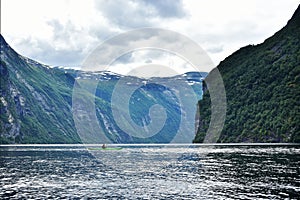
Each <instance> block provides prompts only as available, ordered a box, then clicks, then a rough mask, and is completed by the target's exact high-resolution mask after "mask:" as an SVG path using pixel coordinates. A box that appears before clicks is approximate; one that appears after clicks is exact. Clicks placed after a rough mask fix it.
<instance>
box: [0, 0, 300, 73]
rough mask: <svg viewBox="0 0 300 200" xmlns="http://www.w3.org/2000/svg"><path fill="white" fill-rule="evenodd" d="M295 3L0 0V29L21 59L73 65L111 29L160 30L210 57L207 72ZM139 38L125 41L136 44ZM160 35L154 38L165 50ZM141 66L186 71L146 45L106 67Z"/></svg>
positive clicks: (260, 35)
mask: <svg viewBox="0 0 300 200" xmlns="http://www.w3.org/2000/svg"><path fill="white" fill-rule="evenodd" d="M298 5H299V1H298V0H263V1H262V0H209V1H208V0H164V1H158V0H153V1H151V0H112V1H106V0H1V34H2V35H3V36H4V38H5V39H6V41H7V42H8V43H9V44H10V46H12V47H13V48H14V49H15V50H16V51H17V52H18V53H20V54H22V55H24V56H27V57H29V58H32V59H34V60H37V61H39V62H41V63H43V64H47V65H50V66H65V67H72V68H79V67H81V66H82V65H83V63H84V61H85V60H86V58H87V57H88V56H89V55H90V54H91V53H92V52H93V51H94V50H95V49H96V48H97V47H98V46H99V45H101V44H103V43H105V42H106V41H107V40H109V39H111V38H113V37H115V36H118V35H119V34H123V33H126V32H128V31H132V30H136V29H140V28H145V27H153V28H159V29H166V30H170V31H174V32H176V33H178V34H181V35H184V36H185V37H187V38H189V39H190V40H192V41H194V42H195V43H197V44H198V45H199V46H200V47H201V48H202V49H203V50H204V51H205V52H206V54H207V56H208V57H209V58H210V59H211V60H212V62H213V66H211V65H208V66H201V67H202V68H201V70H202V71H207V72H209V71H210V70H211V69H212V68H213V67H214V66H216V65H217V64H219V62H220V61H222V60H224V59H225V58H226V57H227V56H229V55H230V54H232V53H233V52H235V51H236V50H238V49H239V48H241V47H243V46H246V45H248V44H259V43H262V42H263V41H264V40H265V39H267V38H268V37H270V36H272V35H273V34H274V33H275V32H277V31H278V30H280V29H281V28H282V27H283V26H285V25H286V23H287V21H288V20H289V19H290V18H291V17H292V14H293V13H294V11H295V10H296V8H297V7H298ZM145 37H146V36H144V37H143V36H134V37H132V40H134V41H135V42H136V43H138V42H140V43H138V44H139V45H140V47H143V45H144V44H145V40H146V39H145ZM168 39H170V38H168V37H161V38H158V39H157V41H156V42H157V43H161V45H162V48H163V49H164V47H166V49H168V45H169V43H167V42H166V41H168ZM170 40H171V39H170ZM142 41H143V42H142ZM172 42H174V41H172ZM121 43H122V42H119V43H118V44H117V45H122V44H121ZM125 45H126V44H125ZM164 45H165V46H164ZM115 47H116V46H114V48H115ZM145 47H146V46H145ZM147 64H151V65H153V64H158V65H160V66H164V65H165V66H174V69H175V70H176V71H178V72H185V71H194V70H193V66H192V65H191V64H190V63H189V62H188V60H186V59H184V58H182V57H180V56H178V55H176V54H174V53H170V52H166V51H162V50H153V49H147V48H140V49H139V50H135V51H132V52H128V53H127V54H124V55H120V56H119V57H117V58H116V59H115V61H114V62H112V63H111V64H110V66H108V68H107V69H108V70H110V71H114V72H117V73H121V74H126V73H128V72H129V71H130V70H134V68H136V67H137V66H143V65H147ZM149 66H150V65H149Z"/></svg>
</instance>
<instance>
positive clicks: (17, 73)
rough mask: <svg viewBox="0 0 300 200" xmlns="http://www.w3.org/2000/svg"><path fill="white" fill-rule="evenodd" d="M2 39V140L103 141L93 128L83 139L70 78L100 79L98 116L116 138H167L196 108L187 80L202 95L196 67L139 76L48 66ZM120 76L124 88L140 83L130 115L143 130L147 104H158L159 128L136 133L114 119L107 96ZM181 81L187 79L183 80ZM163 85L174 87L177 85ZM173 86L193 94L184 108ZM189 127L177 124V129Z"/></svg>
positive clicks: (121, 140)
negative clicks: (161, 111) (161, 117)
mask: <svg viewBox="0 0 300 200" xmlns="http://www.w3.org/2000/svg"><path fill="white" fill-rule="evenodd" d="M0 44H1V65H0V73H1V74H0V75H1V80H0V81H1V87H0V95H1V96H0V100H1V101H0V106H1V107H0V111H1V120H0V143H80V142H88V143H95V142H101V141H99V138H100V137H98V136H97V134H98V133H93V132H95V131H94V130H93V129H87V132H86V133H85V134H90V135H93V134H94V136H93V137H91V138H89V140H87V141H82V139H83V138H82V135H80V134H79V135H78V132H77V131H78V130H77V129H76V128H75V121H74V119H73V111H72V103H73V101H72V95H73V86H74V83H76V84H79V87H81V86H80V84H81V83H84V84H91V85H92V84H94V83H95V82H96V83H98V84H97V87H96V92H95V95H96V96H95V97H94V98H93V100H94V102H95V110H96V118H97V121H98V124H99V125H100V126H101V128H102V129H103V130H104V133H105V135H106V137H107V138H109V140H110V141H111V142H114V143H137V142H138V143H147V142H156V143H168V142H170V141H171V140H172V139H173V138H174V137H175V136H176V134H177V133H178V131H179V126H180V121H181V120H182V118H181V117H182V114H183V115H184V114H185V113H193V112H195V111H193V109H195V108H194V107H195V106H194V105H195V104H196V102H197V100H192V99H193V98H192V95H194V94H189V93H188V92H187V91H188V88H189V87H190V86H191V87H192V88H193V89H194V93H196V94H197V98H198V99H200V98H201V96H202V91H201V87H202V85H201V84H202V78H203V77H202V76H201V73H198V72H189V73H186V74H183V75H179V76H175V77H169V78H151V79H141V78H137V77H130V76H128V77H126V76H125V77H124V76H121V75H118V74H114V73H111V72H86V71H78V70H71V69H61V68H49V67H48V66H46V65H42V64H40V63H38V62H35V61H33V60H31V59H28V58H25V57H23V56H21V55H19V54H17V53H16V52H15V51H14V50H13V49H12V48H10V46H9V45H8V44H7V43H6V42H5V40H4V38H3V37H2V36H0ZM202 75H203V74H202ZM121 79H122V80H123V79H124V80H126V81H125V82H124V81H123V82H122V83H121V85H122V84H123V85H122V87H124V88H126V89H130V88H134V87H136V85H141V86H140V87H139V88H138V89H137V90H135V92H134V93H133V94H132V96H131V98H130V100H129V110H130V117H131V119H132V120H133V121H134V122H135V123H136V124H137V125H138V126H141V127H144V130H143V131H145V132H147V130H146V126H147V125H148V124H150V123H151V118H150V117H149V109H150V107H151V106H152V105H155V104H159V105H162V106H163V107H164V108H165V109H166V114H167V119H166V122H165V123H164V127H163V128H162V129H161V130H160V131H159V132H158V133H157V134H155V135H153V136H151V137H147V138H139V137H135V136H133V135H130V134H128V133H127V132H126V131H124V130H122V129H121V128H120V127H119V124H118V123H117V122H116V121H115V118H114V116H113V113H112V107H111V98H112V94H113V91H114V89H115V86H116V84H120V82H119V81H120V80H121ZM79 80H80V81H79ZM82 80H83V82H82ZM179 82H181V83H182V82H184V83H186V84H182V85H181V84H179ZM165 85H167V86H170V88H176V91H174V90H171V89H170V88H168V87H166V86H165ZM124 91H125V92H126V90H124ZM174 92H178V93H182V94H184V95H185V96H186V98H187V99H191V101H188V102H187V104H188V106H187V105H186V110H184V109H182V108H181V104H180V103H181V102H180V100H179V99H177V98H176V95H175V93H174ZM85 94H86V95H88V96H90V95H94V94H87V93H85ZM118 95H119V96H117V98H120V99H122V98H123V94H122V93H120V94H118ZM83 98H85V97H84V96H83ZM126 107H128V106H126ZM75 108H76V107H75ZM75 110H76V109H75ZM116 110H117V111H118V112H119V113H125V112H126V109H125V107H124V106H119V107H117V108H116ZM189 121H190V124H189V127H193V126H194V125H193V123H194V122H193V121H192V120H189ZM187 130H188V129H180V131H181V132H184V131H187ZM189 132H191V131H189ZM187 140H192V138H191V137H189V138H184V140H183V141H187Z"/></svg>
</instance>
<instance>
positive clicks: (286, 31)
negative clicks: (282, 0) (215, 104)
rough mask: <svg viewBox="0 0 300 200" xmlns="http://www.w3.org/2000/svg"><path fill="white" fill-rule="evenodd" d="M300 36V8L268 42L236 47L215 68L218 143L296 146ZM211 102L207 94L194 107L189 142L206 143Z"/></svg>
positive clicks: (299, 136)
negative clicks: (222, 111)
mask: <svg viewBox="0 0 300 200" xmlns="http://www.w3.org/2000/svg"><path fill="white" fill-rule="evenodd" d="M299 36H300V6H299V7H298V8H297V10H296V11H295V13H294V15H293V17H292V18H291V19H290V20H289V22H288V23H287V25H286V26H285V27H284V28H283V29H281V30H280V31H278V32H277V33H275V34H274V35H273V36H272V37H270V38H268V39H267V40H265V41H264V42H263V43H262V44H259V45H249V46H246V47H243V48H241V49H240V50H238V51H236V52H235V53H233V54H232V55H231V56H229V57H227V58H226V59H225V60H224V61H222V62H221V63H220V64H219V65H218V66H217V69H218V70H219V72H220V74H221V76H222V77H223V82H224V86H225V91H226V98H227V113H226V118H225V125H224V127H223V129H222V132H221V135H220V137H219V138H218V140H217V142H220V143H225V142H300V37H299ZM214 71H216V69H214ZM214 71H212V72H210V73H209V74H208V76H207V77H206V78H205V80H207V79H209V78H210V77H211V75H212V74H213V72H214ZM203 87H204V88H203V89H204V90H207V87H205V84H203ZM210 103H211V102H210V95H209V91H206V92H205V94H204V95H203V99H202V100H200V101H199V103H198V109H199V112H198V119H197V120H198V122H199V126H198V130H197V134H196V137H195V139H194V142H203V141H205V137H206V131H207V130H208V127H209V123H210V115H211V108H210Z"/></svg>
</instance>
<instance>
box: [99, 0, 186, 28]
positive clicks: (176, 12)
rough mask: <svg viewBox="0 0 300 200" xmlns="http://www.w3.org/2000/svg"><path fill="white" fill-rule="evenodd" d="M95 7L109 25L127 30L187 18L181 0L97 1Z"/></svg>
mask: <svg viewBox="0 0 300 200" xmlns="http://www.w3.org/2000/svg"><path fill="white" fill-rule="evenodd" d="M95 5H96V9H97V10H98V11H99V12H100V13H102V14H103V16H104V17H105V18H106V19H107V20H108V22H109V23H111V24H114V25H116V26H118V27H121V28H125V29H126V28H138V27H149V26H153V25H156V23H158V22H159V20H161V19H168V18H182V17H185V16H186V11H185V10H184V8H183V4H182V1H181V0H165V1H150V0H141V1H135V0H129V1H124V0H114V1H105V0H100V1H95Z"/></svg>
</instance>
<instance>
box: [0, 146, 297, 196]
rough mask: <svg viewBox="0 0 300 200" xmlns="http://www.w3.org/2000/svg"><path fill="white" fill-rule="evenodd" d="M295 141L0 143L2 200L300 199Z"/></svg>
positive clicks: (0, 190) (0, 194)
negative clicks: (116, 146)
mask: <svg viewBox="0 0 300 200" xmlns="http://www.w3.org/2000/svg"><path fill="white" fill-rule="evenodd" d="M299 166H300V146H297V145H272V146H268V145H263V146H258V145H254V146H235V145H233V146H228V145H224V146H123V149H122V150H119V151H101V150H100V151H88V150H87V149H86V148H85V147H83V146H1V148H0V169H1V170H0V198H1V199H20V198H26V199H27V198H33V199H35V198H41V199H45V198H71V199H73V198H75V199H76V198H95V199H224V198H230V199H280V198H290V199H298V198H300V195H299V194H300V170H299Z"/></svg>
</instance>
